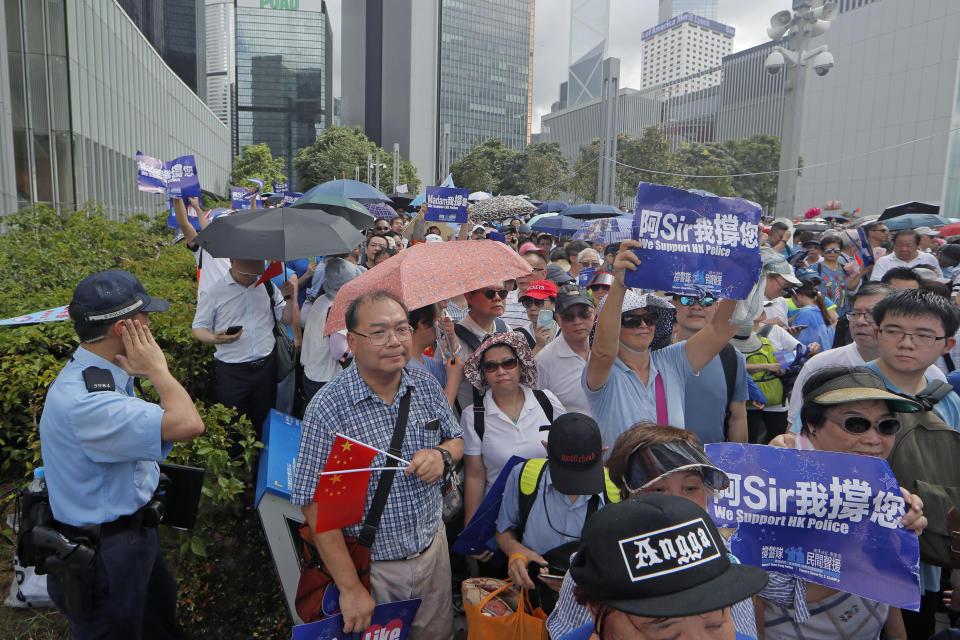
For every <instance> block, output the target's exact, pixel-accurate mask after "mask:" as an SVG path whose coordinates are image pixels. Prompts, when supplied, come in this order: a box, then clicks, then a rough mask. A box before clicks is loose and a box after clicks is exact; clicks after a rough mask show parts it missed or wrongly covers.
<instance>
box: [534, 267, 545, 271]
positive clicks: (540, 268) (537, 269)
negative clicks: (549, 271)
mask: <svg viewBox="0 0 960 640" xmlns="http://www.w3.org/2000/svg"><path fill="white" fill-rule="evenodd" d="M533 270H534V271H546V269H544V268H543V267H533Z"/></svg>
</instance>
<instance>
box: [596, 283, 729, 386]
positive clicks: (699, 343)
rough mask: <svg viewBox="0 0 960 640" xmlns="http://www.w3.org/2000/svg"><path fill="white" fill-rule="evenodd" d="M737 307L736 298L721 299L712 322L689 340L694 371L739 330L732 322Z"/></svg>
mask: <svg viewBox="0 0 960 640" xmlns="http://www.w3.org/2000/svg"><path fill="white" fill-rule="evenodd" d="M611 290H612V288H611ZM736 307H737V301H736V300H730V299H728V298H725V299H723V300H721V301H720V304H718V305H717V312H716V313H715V314H713V320H711V321H710V324H708V325H707V326H705V327H704V328H703V329H700V331H697V333H696V334H694V336H693V337H692V338H690V339H689V340H687V360H689V361H690V368H691V369H693V372H694V373H700V370H701V369H703V368H704V367H705V366H707V365H708V364H710V361H711V360H713V359H714V358H716V357H717V354H718V353H720V350H721V349H723V347H724V346H726V344H727V343H728V342H730V339H731V338H732V337H733V334H735V333H736V332H737V325H735V324H730V318H731V317H732V316H733V311H734V309H736Z"/></svg>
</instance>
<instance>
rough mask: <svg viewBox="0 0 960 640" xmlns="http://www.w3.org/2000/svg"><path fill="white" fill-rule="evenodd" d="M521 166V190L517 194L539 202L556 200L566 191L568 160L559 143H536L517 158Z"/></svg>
mask: <svg viewBox="0 0 960 640" xmlns="http://www.w3.org/2000/svg"><path fill="white" fill-rule="evenodd" d="M517 160H518V164H519V166H520V171H519V175H520V185H519V186H520V189H519V190H518V192H517V193H526V194H532V195H534V196H536V198H537V199H538V200H554V199H556V198H558V197H560V193H561V192H562V191H563V190H564V187H565V185H564V183H565V178H566V176H567V170H568V164H567V159H566V158H564V157H563V153H561V151H560V143H559V142H535V143H533V144H531V145H528V146H527V148H526V149H524V150H523V151H522V152H521V153H520V156H519V157H518V158H517Z"/></svg>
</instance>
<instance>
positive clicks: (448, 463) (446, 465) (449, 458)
mask: <svg viewBox="0 0 960 640" xmlns="http://www.w3.org/2000/svg"><path fill="white" fill-rule="evenodd" d="M433 448H434V449H436V450H437V451H439V452H440V455H441V456H443V475H444V476H446V475H447V472H448V471H450V468H451V467H453V454H451V453H450V452H449V451H447V450H446V449H444V448H443V447H439V446H438V447H433Z"/></svg>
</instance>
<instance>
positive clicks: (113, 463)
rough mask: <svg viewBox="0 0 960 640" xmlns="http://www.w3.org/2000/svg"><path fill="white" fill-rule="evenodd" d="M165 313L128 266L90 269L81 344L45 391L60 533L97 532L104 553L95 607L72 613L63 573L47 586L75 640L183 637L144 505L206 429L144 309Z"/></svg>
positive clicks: (79, 294)
mask: <svg viewBox="0 0 960 640" xmlns="http://www.w3.org/2000/svg"><path fill="white" fill-rule="evenodd" d="M169 306H170V305H169V303H168V302H167V301H166V300H161V299H160V298H152V297H150V296H149V295H147V292H146V291H145V290H144V288H143V285H142V284H140V281H139V280H137V278H136V277H134V276H133V275H131V274H130V273H127V272H126V271H101V272H99V273H95V274H93V275H91V276H88V277H87V278H84V279H83V280H82V281H81V282H80V284H79V285H77V288H76V289H75V290H74V292H73V300H72V301H71V303H70V317H71V319H72V320H73V322H74V328H75V330H76V333H77V336H78V337H79V338H80V342H81V344H80V347H79V348H78V349H77V350H76V351H75V352H74V354H73V357H71V358H70V361H69V362H68V363H67V365H66V366H65V367H64V368H63V370H62V371H61V372H60V375H59V376H57V379H56V380H55V381H54V383H53V385H51V387H50V391H49V392H48V394H47V400H46V405H45V406H44V409H43V415H42V417H41V419H40V443H41V446H42V453H43V462H44V467H45V469H46V482H47V489H48V491H49V495H50V507H51V509H52V511H53V517H54V519H55V520H56V524H55V526H56V527H57V528H58V530H59V531H60V532H61V533H63V534H64V535H65V536H66V537H67V538H71V537H75V536H78V535H86V536H88V537H92V540H93V542H92V544H93V546H94V547H95V548H97V549H98V551H97V554H96V558H95V561H94V565H93V576H92V577H91V580H92V582H88V583H87V584H92V591H93V594H92V596H93V597H92V605H91V606H90V607H89V610H87V611H84V612H83V613H81V614H77V613H76V612H75V611H74V612H70V611H67V607H66V606H65V599H64V597H63V594H64V592H65V591H66V590H67V589H68V588H70V587H71V586H74V587H75V585H69V584H67V582H68V580H67V578H66V577H65V575H64V574H61V575H60V576H58V575H57V574H56V573H55V572H52V573H51V574H50V577H49V579H48V589H49V592H50V597H51V599H52V600H53V601H54V603H56V605H57V607H58V608H59V609H60V610H61V611H64V613H66V615H67V618H68V619H69V621H70V630H71V635H72V637H73V638H74V640H78V639H87V638H120V637H123V638H141V637H154V638H177V637H182V636H183V630H182V629H181V628H180V625H179V623H178V622H177V618H176V610H175V607H176V599H177V591H176V584H175V583H174V581H173V578H172V576H171V575H170V573H169V571H167V567H166V563H165V562H164V560H163V555H162V553H161V551H160V546H159V543H158V540H157V530H156V524H155V519H151V518H150V517H149V514H148V513H147V512H148V511H149V508H148V509H145V508H144V507H145V506H146V505H148V503H150V502H151V499H152V497H153V494H154V492H155V490H156V489H157V485H158V480H159V469H158V467H157V462H156V461H158V460H163V459H164V458H165V457H166V456H167V454H169V453H170V450H171V449H172V448H173V443H175V442H184V441H188V440H191V439H193V438H195V437H197V436H199V435H200V434H201V433H203V421H202V420H201V419H200V415H199V414H198V413H197V410H196V407H194V404H193V400H191V398H190V395H189V394H188V393H187V391H186V389H184V388H183V386H181V385H180V383H179V382H177V381H176V380H175V379H174V377H173V376H172V375H171V374H170V371H169V370H168V369H167V362H166V359H165V357H164V354H163V352H162V351H161V350H160V347H159V346H158V345H157V343H156V341H155V340H154V338H153V335H152V334H151V333H150V328H149V327H150V318H149V316H148V315H147V313H148V312H155V311H166V309H167V308H168V307H169ZM135 377H140V378H146V379H148V380H149V381H150V382H151V384H152V385H153V387H154V388H155V389H156V390H157V393H158V394H159V395H160V404H159V405H156V404H152V403H149V402H146V401H144V400H141V399H140V398H138V397H136V395H135V394H134V391H133V382H134V378H135ZM151 524H152V526H149V525H151ZM91 532H92V533H91Z"/></svg>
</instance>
